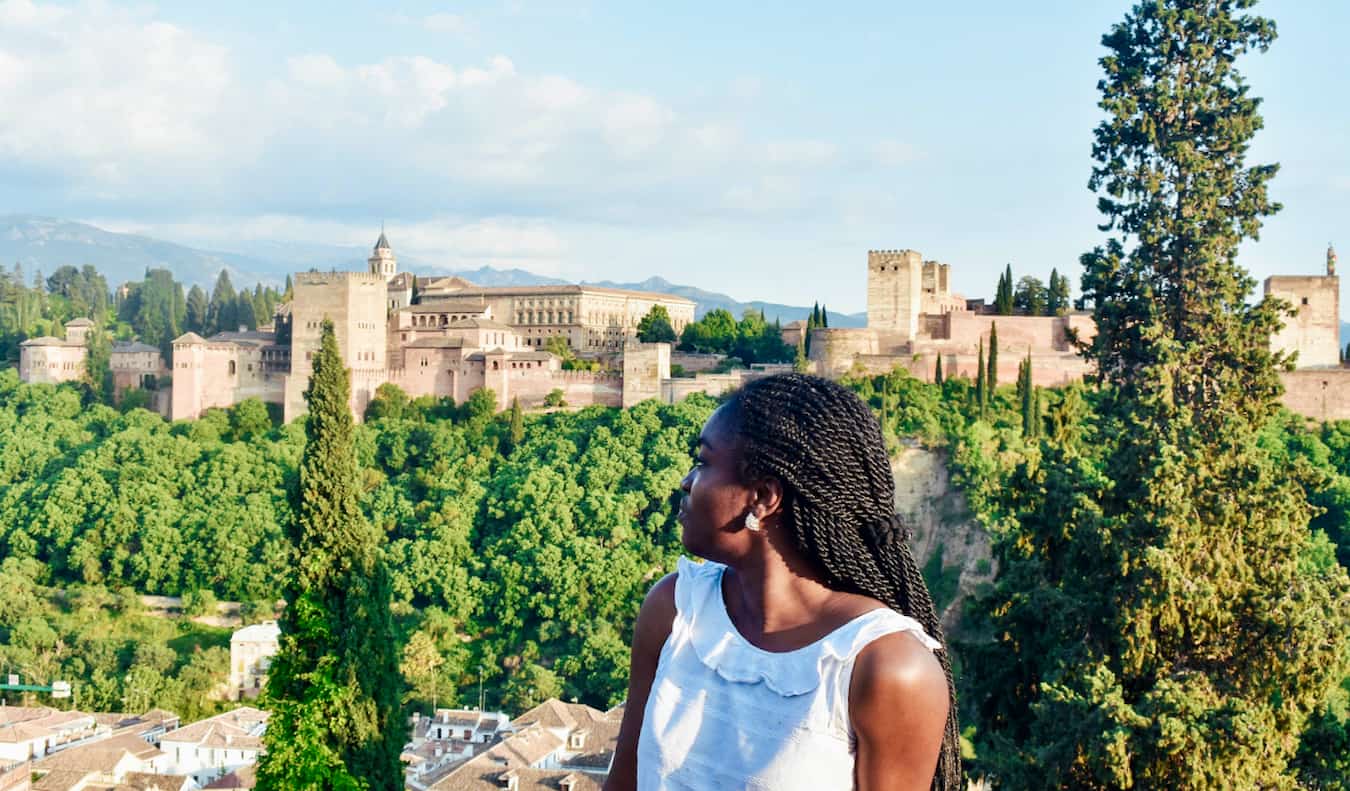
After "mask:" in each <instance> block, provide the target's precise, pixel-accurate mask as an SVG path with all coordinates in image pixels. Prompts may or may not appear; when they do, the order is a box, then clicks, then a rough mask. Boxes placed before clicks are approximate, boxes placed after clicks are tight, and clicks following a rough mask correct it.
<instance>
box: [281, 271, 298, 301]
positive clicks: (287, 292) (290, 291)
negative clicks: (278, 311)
mask: <svg viewBox="0 0 1350 791" xmlns="http://www.w3.org/2000/svg"><path fill="white" fill-rule="evenodd" d="M294 297H295V285H294V283H292V282H291V275H290V273H289V272H288V273H286V285H285V287H284V288H283V289H282V292H281V299H282V301H283V302H289V301H290V300H291V299H293V298H294Z"/></svg>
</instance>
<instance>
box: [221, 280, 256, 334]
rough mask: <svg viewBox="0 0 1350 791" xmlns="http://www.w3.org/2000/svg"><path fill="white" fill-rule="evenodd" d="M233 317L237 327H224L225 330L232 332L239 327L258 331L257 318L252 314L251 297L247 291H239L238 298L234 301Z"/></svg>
mask: <svg viewBox="0 0 1350 791" xmlns="http://www.w3.org/2000/svg"><path fill="white" fill-rule="evenodd" d="M234 317H235V322H236V325H237V326H234V327H226V328H225V329H226V330H230V331H233V330H235V329H238V328H239V327H243V328H244V329H246V330H256V329H258V316H257V314H256V313H254V308H253V297H252V296H250V295H249V293H248V291H247V290H244V291H240V292H239V296H238V298H237V299H236V300H235V306H234Z"/></svg>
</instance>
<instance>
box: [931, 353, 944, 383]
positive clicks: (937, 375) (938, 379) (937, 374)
mask: <svg viewBox="0 0 1350 791" xmlns="http://www.w3.org/2000/svg"><path fill="white" fill-rule="evenodd" d="M933 384H935V385H937V386H939V387H941V386H942V355H941V354H939V355H938V356H937V363H935V364H934V365H933Z"/></svg>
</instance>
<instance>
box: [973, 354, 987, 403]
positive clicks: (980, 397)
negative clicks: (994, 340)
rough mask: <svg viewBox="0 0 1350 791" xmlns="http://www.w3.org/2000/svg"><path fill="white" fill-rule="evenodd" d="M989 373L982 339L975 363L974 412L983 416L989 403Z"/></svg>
mask: <svg viewBox="0 0 1350 791" xmlns="http://www.w3.org/2000/svg"><path fill="white" fill-rule="evenodd" d="M988 377H989V372H988V370H986V368H985V364H984V338H983V337H981V338H980V356H979V357H978V358H976V361H975V392H974V393H973V395H974V398H975V404H974V406H975V411H976V413H977V414H979V415H980V416H981V417H983V416H984V409H985V405H986V404H988V403H989V378H988Z"/></svg>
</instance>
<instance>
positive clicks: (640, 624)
mask: <svg viewBox="0 0 1350 791" xmlns="http://www.w3.org/2000/svg"><path fill="white" fill-rule="evenodd" d="M674 621H675V575H674V574H667V575H666V576H664V577H662V578H661V579H660V581H658V582H657V583H656V584H655V585H653V586H652V589H651V590H650V591H648V592H647V598H646V599H645V600H643V602H642V609H641V610H639V611H638V617H637V624H636V625H635V626H634V627H633V652H632V662H631V665H630V667H629V671H628V702H627V703H626V704H624V710H623V724H622V725H620V726H619V743H618V745H617V746H616V747H615V748H614V762H613V764H612V765H611V766H610V769H609V778H608V779H607V780H605V791H633V789H636V788H637V745H638V734H640V733H641V732H642V713H643V711H644V710H646V708H647V695H648V694H650V693H651V691H652V678H653V677H655V676H656V663H657V660H659V659H660V658H661V647H662V646H664V645H665V644H666V638H667V637H669V636H670V626H671V624H672V623H673V622H674Z"/></svg>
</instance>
